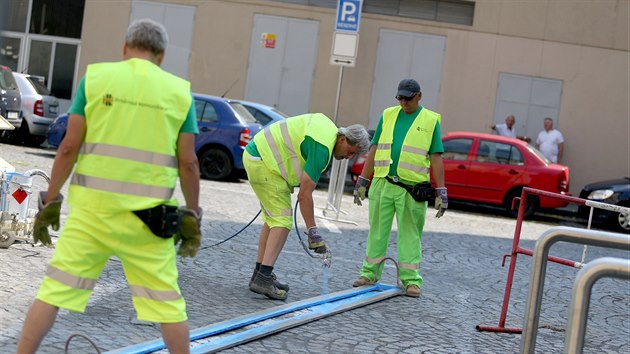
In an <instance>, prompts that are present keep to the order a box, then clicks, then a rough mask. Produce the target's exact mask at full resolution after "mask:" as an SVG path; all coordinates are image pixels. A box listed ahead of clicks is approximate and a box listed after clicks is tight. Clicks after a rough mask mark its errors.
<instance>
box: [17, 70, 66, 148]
mask: <svg viewBox="0 0 630 354" xmlns="http://www.w3.org/2000/svg"><path fill="white" fill-rule="evenodd" d="M13 76H14V77H15V81H16V82H17V84H18V86H19V87H20V92H21V94H22V116H23V120H22V124H21V126H20V129H19V131H18V134H19V135H20V138H21V139H22V141H23V142H24V143H26V144H28V145H33V146H37V145H40V144H41V143H43V142H44V140H46V133H47V132H48V126H49V125H50V124H51V123H52V122H53V120H55V118H56V117H57V115H58V110H59V100H58V99H57V98H56V97H54V96H52V95H51V94H50V91H48V89H47V88H46V86H44V85H43V84H42V83H41V82H40V80H41V78H39V77H37V76H31V75H25V74H20V73H15V72H14V73H13Z"/></svg>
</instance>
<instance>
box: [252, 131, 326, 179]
mask: <svg viewBox="0 0 630 354" xmlns="http://www.w3.org/2000/svg"><path fill="white" fill-rule="evenodd" d="M260 134H264V132H263V131H261V132H260ZM245 149H246V150H247V152H248V153H249V154H250V155H252V156H256V157H260V152H258V147H256V143H255V142H254V139H252V140H250V141H249V143H248V144H247V146H246V147H245ZM300 152H301V153H302V156H303V157H304V160H305V161H306V163H305V164H304V172H305V173H306V174H307V175H308V176H309V177H311V179H312V180H313V182H315V183H317V181H319V178H320V177H321V176H322V169H324V167H326V165H328V161H329V160H330V157H331V154H332V153H331V152H329V151H328V148H327V147H326V146H324V145H322V144H320V143H318V142H316V141H315V140H313V138H311V137H310V136H307V137H306V138H305V139H304V141H303V142H302V144H300Z"/></svg>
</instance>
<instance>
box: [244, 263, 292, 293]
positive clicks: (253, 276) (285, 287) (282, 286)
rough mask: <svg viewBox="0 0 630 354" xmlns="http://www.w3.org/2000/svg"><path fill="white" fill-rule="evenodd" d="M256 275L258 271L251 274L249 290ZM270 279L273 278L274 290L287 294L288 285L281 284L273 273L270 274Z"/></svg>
mask: <svg viewBox="0 0 630 354" xmlns="http://www.w3.org/2000/svg"><path fill="white" fill-rule="evenodd" d="M256 273H258V271H257V270H255V269H254V274H252V278H251V279H250V280H249V287H250V288H251V287H252V282H253V281H254V278H255V277H256ZM271 277H272V278H273V283H274V284H275V285H276V288H278V289H280V290H284V291H286V292H289V284H282V283H281V282H279V281H278V277H276V275H275V274H274V273H273V272H271Z"/></svg>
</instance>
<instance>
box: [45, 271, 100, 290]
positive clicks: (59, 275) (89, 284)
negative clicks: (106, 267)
mask: <svg viewBox="0 0 630 354" xmlns="http://www.w3.org/2000/svg"><path fill="white" fill-rule="evenodd" d="M46 276H48V277H49V278H51V279H55V280H56V281H58V282H60V283H62V284H64V285H67V286H69V287H71V288H73V289H82V290H94V286H95V285H96V279H90V278H81V277H77V276H74V275H72V274H70V273H66V272H64V271H63V270H61V269H59V268H57V267H53V266H51V265H48V268H46Z"/></svg>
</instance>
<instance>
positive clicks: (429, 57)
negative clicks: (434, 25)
mask: <svg viewBox="0 0 630 354" xmlns="http://www.w3.org/2000/svg"><path fill="white" fill-rule="evenodd" d="M445 50H446V37H443V36H434V35H428V34H422V33H414V32H401V31H392V30H387V29H382V30H381V31H380V33H379V38H378V49H377V53H376V67H375V70H374V82H373V84H372V99H371V101H370V102H371V103H370V120H369V123H368V128H369V129H376V125H377V124H378V120H379V118H380V117H381V114H382V113H383V110H384V109H385V108H387V107H391V106H395V105H398V101H396V99H395V98H394V97H395V96H396V89H397V88H398V83H399V82H400V80H402V79H405V78H412V79H415V80H417V81H418V83H419V84H420V89H421V90H422V100H421V101H420V104H421V105H423V106H425V107H427V108H428V109H430V110H434V111H436V110H437V109H438V104H439V96H440V84H441V82H442V64H443V62H444V51H445Z"/></svg>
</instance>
